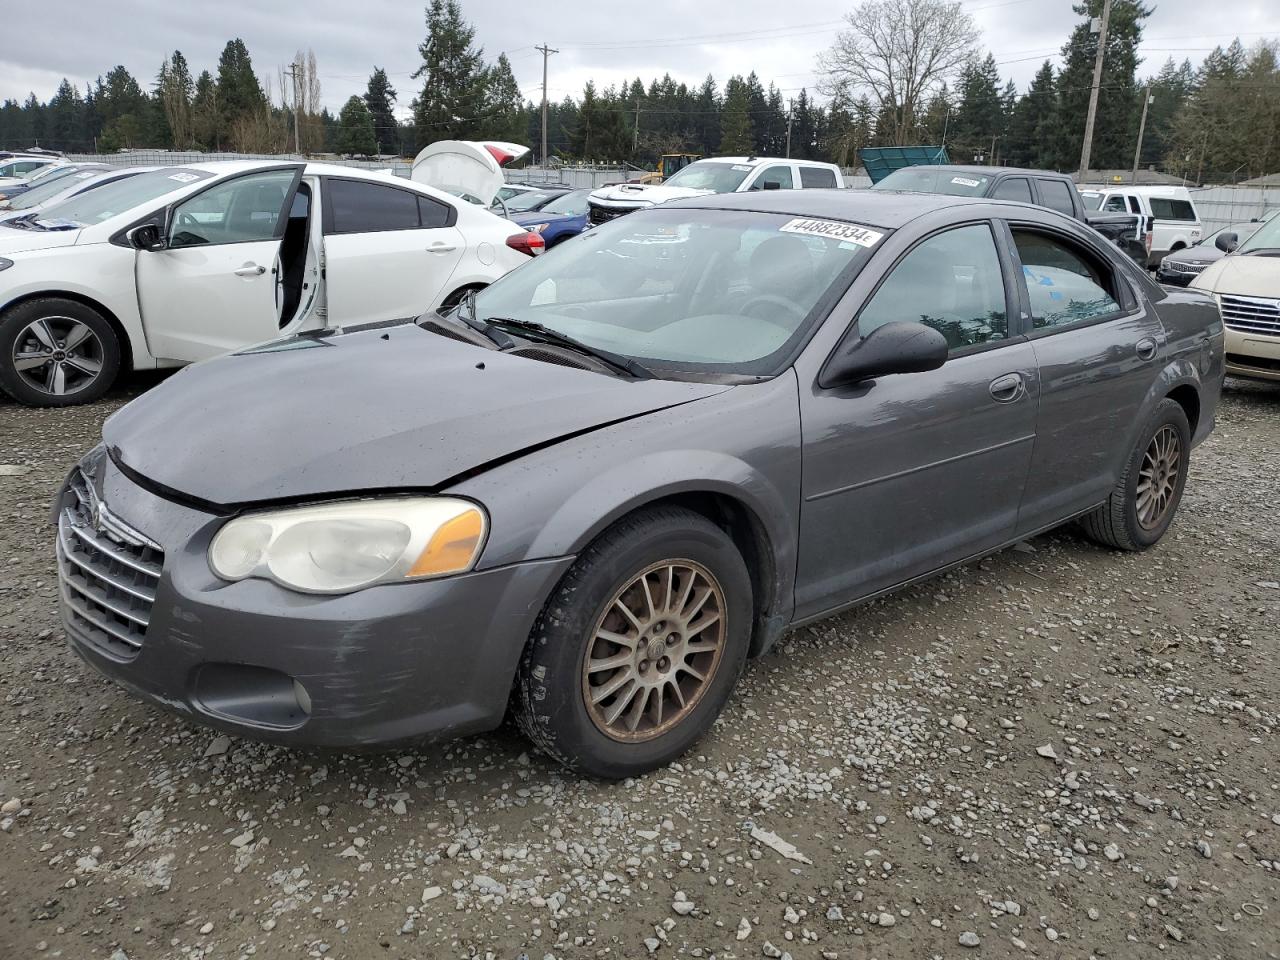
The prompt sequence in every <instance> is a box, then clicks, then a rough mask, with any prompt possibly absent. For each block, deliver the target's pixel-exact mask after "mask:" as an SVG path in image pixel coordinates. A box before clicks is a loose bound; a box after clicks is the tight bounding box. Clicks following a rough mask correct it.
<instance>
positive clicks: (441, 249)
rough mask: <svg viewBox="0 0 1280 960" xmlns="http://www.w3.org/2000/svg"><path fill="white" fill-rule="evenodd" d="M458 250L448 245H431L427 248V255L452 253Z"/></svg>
mask: <svg viewBox="0 0 1280 960" xmlns="http://www.w3.org/2000/svg"><path fill="white" fill-rule="evenodd" d="M457 249H458V248H457V247H455V246H453V245H452V244H448V243H433V244H432V245H431V246H429V247H427V253H452V252H453V251H454V250H457Z"/></svg>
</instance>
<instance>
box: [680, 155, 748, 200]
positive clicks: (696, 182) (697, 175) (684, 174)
mask: <svg viewBox="0 0 1280 960" xmlns="http://www.w3.org/2000/svg"><path fill="white" fill-rule="evenodd" d="M752 169H753V168H752V167H751V166H749V165H748V164H745V163H712V162H708V161H706V160H699V161H698V162H697V163H691V164H689V165H688V166H687V167H685V168H684V169H683V170H681V171H680V172H679V173H677V174H676V175H675V176H673V177H667V179H666V180H664V181H662V185H663V186H664V187H684V188H686V189H689V190H710V191H711V192H712V193H733V191H735V190H737V189H738V187H740V186H741V185H742V181H743V180H745V179H747V174H749V173H750V172H751V171H752Z"/></svg>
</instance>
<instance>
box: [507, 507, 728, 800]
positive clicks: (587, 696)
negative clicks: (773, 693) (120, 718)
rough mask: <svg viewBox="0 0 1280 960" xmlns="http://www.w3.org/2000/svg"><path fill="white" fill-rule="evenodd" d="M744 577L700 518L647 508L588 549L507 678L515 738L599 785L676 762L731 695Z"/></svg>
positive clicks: (723, 538)
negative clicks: (513, 687) (520, 733)
mask: <svg viewBox="0 0 1280 960" xmlns="http://www.w3.org/2000/svg"><path fill="white" fill-rule="evenodd" d="M751 620H752V601H751V578H750V576H749V574H748V573H747V568H746V565H745V563H743V560H742V556H741V554H740V553H739V552H738V549H737V547H735V546H734V543H733V541H732V540H731V539H730V538H729V536H728V535H727V534H726V533H725V532H724V531H723V530H721V529H720V528H719V527H717V526H716V525H715V524H713V523H711V522H710V521H709V520H707V519H706V518H705V517H702V516H701V515H699V514H696V513H693V512H691V511H688V510H684V509H679V508H657V509H652V510H646V511H643V512H641V513H637V514H635V515H633V516H631V517H627V518H625V519H623V520H621V521H619V522H618V523H617V524H615V525H614V526H613V527H611V528H610V529H609V530H608V531H606V532H605V533H604V534H602V535H601V536H600V537H599V538H598V539H597V540H596V541H595V542H594V543H593V544H592V545H591V546H590V547H588V548H587V549H586V550H585V551H584V552H583V553H582V555H581V556H580V557H579V558H578V560H577V561H576V562H575V563H574V565H573V567H572V568H570V570H569V572H568V573H567V574H566V575H565V577H564V579H563V581H562V582H561V583H560V585H559V586H558V587H557V588H556V591H555V593H554V594H553V595H552V597H551V599H550V600H549V601H548V603H547V605H546V607H545V608H544V610H543V612H542V615H541V616H540V617H539V619H538V623H537V625H536V626H535V627H534V631H533V635H532V636H531V638H530V640H529V644H528V646H527V648H526V650H525V654H524V658H523V661H522V663H521V666H520V673H519V678H518V683H517V693H518V697H517V719H518V720H519V723H520V726H521V728H522V729H523V730H524V732H525V734H526V736H528V737H529V739H530V740H532V741H533V742H534V743H535V744H536V745H537V746H538V747H540V748H542V749H543V750H544V751H545V752H547V753H548V754H550V755H551V756H552V757H554V758H555V759H556V760H558V761H560V762H561V763H562V764H564V765H565V766H567V767H569V768H570V769H572V770H575V771H578V772H581V773H586V774H589V775H592V776H597V777H602V778H605V779H620V778H622V777H628V776H634V775H636V774H641V773H645V772H646V771H649V770H652V769H654V768H655V767H659V766H662V765H663V764H666V763H669V762H670V761H672V760H674V759H676V758H677V757H679V756H680V755H681V754H682V753H684V752H685V751H686V750H688V749H689V747H691V746H692V745H693V744H694V743H695V742H696V741H697V740H698V739H699V738H700V737H701V736H702V735H703V734H704V733H705V732H706V731H707V729H708V728H709V727H710V726H711V724H712V723H713V722H714V721H715V719H716V717H717V716H718V715H719V714H720V711H721V709H722V708H723V707H724V704H725V702H726V701H727V700H728V698H729V693H730V691H731V690H732V689H733V685H734V683H735V682H736V680H737V678H738V675H739V673H740V672H741V670H742V666H743V663H744V662H745V660H746V654H747V647H748V644H749V640H750V635H751Z"/></svg>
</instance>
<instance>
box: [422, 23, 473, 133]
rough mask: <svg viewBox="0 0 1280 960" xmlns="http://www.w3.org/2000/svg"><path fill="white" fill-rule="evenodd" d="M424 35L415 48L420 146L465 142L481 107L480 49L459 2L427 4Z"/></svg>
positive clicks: (471, 131)
mask: <svg viewBox="0 0 1280 960" xmlns="http://www.w3.org/2000/svg"><path fill="white" fill-rule="evenodd" d="M426 21H427V37H426V39H425V40H423V42H422V43H421V44H420V45H419V46H418V53H419V54H420V55H421V56H422V65H421V66H420V67H418V69H417V70H415V71H414V73H413V77H414V79H415V80H416V79H418V78H419V77H421V78H422V92H421V93H419V94H418V98H417V99H416V100H414V101H413V121H414V124H415V126H416V128H417V135H418V137H417V138H418V146H425V145H426V144H428V143H431V142H433V141H435V140H457V139H467V138H469V137H471V136H473V135H474V133H475V131H476V130H477V129H478V126H479V122H480V121H479V118H480V113H481V111H482V109H483V104H484V92H485V82H484V79H485V78H484V60H483V51H482V50H481V49H479V48H478V47H475V46H473V45H472V41H473V40H474V39H475V35H476V31H475V28H474V27H473V26H471V24H469V23H467V21H465V20H463V19H462V11H461V9H460V8H459V7H458V3H457V0H431V3H430V5H429V6H428V7H427V11H426Z"/></svg>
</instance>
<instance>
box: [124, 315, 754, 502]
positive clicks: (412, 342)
mask: <svg viewBox="0 0 1280 960" xmlns="http://www.w3.org/2000/svg"><path fill="white" fill-rule="evenodd" d="M727 389H731V388H730V387H727V386H724V385H720V384H707V383H689V382H678V381H669V380H631V379H623V378H618V377H613V376H609V375H607V374H600V373H594V372H590V371H585V370H574V369H572V368H566V367H563V366H558V365H555V364H551V363H544V362H542V361H540V360H534V359H530V358H527V357H521V356H512V355H509V354H504V353H499V352H498V351H494V350H486V349H484V348H483V347H478V346H473V345H471V344H467V343H460V342H457V341H454V340H450V339H448V338H446V337H443V336H440V335H438V334H435V333H432V332H431V331H429V330H425V329H423V328H422V327H419V326H417V325H416V324H413V323H399V324H394V325H378V326H376V327H374V328H366V329H363V330H356V331H353V332H348V333H334V334H332V335H324V336H303V337H294V338H288V339H285V340H277V341H273V342H271V343H267V344H263V345H261V346H259V347H254V348H251V349H249V350H247V351H243V352H241V353H239V354H233V355H230V356H225V357H219V358H217V359H214V360H209V361H206V362H204V363H200V364H196V365H195V366H192V367H188V368H187V369H185V370H183V371H181V372H180V373H178V374H176V375H175V376H173V377H171V378H169V379H168V380H167V381H165V382H164V383H162V384H160V385H159V386H158V387H156V388H155V389H153V390H151V391H149V392H147V393H146V394H144V395H143V396H141V397H139V398H138V399H137V400H134V401H133V402H132V403H130V404H129V405H127V406H126V407H124V408H123V409H122V410H120V411H119V412H118V413H116V414H115V415H114V416H113V417H111V418H110V419H109V420H108V421H107V423H106V424H105V425H104V427H103V440H104V441H105V442H106V444H107V447H108V448H109V449H110V451H111V455H112V457H113V458H114V459H115V460H116V461H117V462H118V463H120V464H122V465H123V466H124V468H125V469H127V470H131V471H132V472H134V473H136V474H140V475H141V476H142V477H143V478H145V479H146V480H149V481H151V482H152V483H153V484H155V485H158V486H159V487H161V488H167V490H169V491H171V492H173V493H177V494H182V495H185V496H186V497H189V498H194V499H197V500H200V501H204V502H205V503H208V504H216V505H219V506H235V505H244V504H250V503H254V502H260V501H276V500H291V499H305V498H308V497H320V496H325V495H332V494H341V493H354V492H361V491H372V490H390V489H398V490H424V489H425V490H436V489H443V488H446V487H448V486H450V485H452V484H453V483H455V482H457V481H460V480H461V479H463V478H465V477H466V476H469V475H472V474H474V473H475V472H477V471H479V470H482V469H483V468H484V467H485V466H486V465H488V464H491V463H494V462H495V461H507V460H510V459H511V458H513V457H514V456H518V455H520V454H521V453H524V452H529V451H532V450H535V449H539V448H541V447H545V446H547V445H548V444H550V443H554V442H555V441H557V440H559V439H562V438H565V437H568V436H574V435H579V434H582V433H585V432H589V431H591V430H594V429H596V428H599V427H603V426H607V425H609V424H613V423H618V422H620V421H623V420H628V419H631V418H634V417H638V416H643V415H644V414H647V413H651V412H653V411H656V410H662V409H665V408H667V407H671V406H676V405H678V404H681V403H687V402H690V401H694V400H698V399H701V398H703V397H707V396H711V395H713V394H716V393H720V392H723V391H724V390H727Z"/></svg>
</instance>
